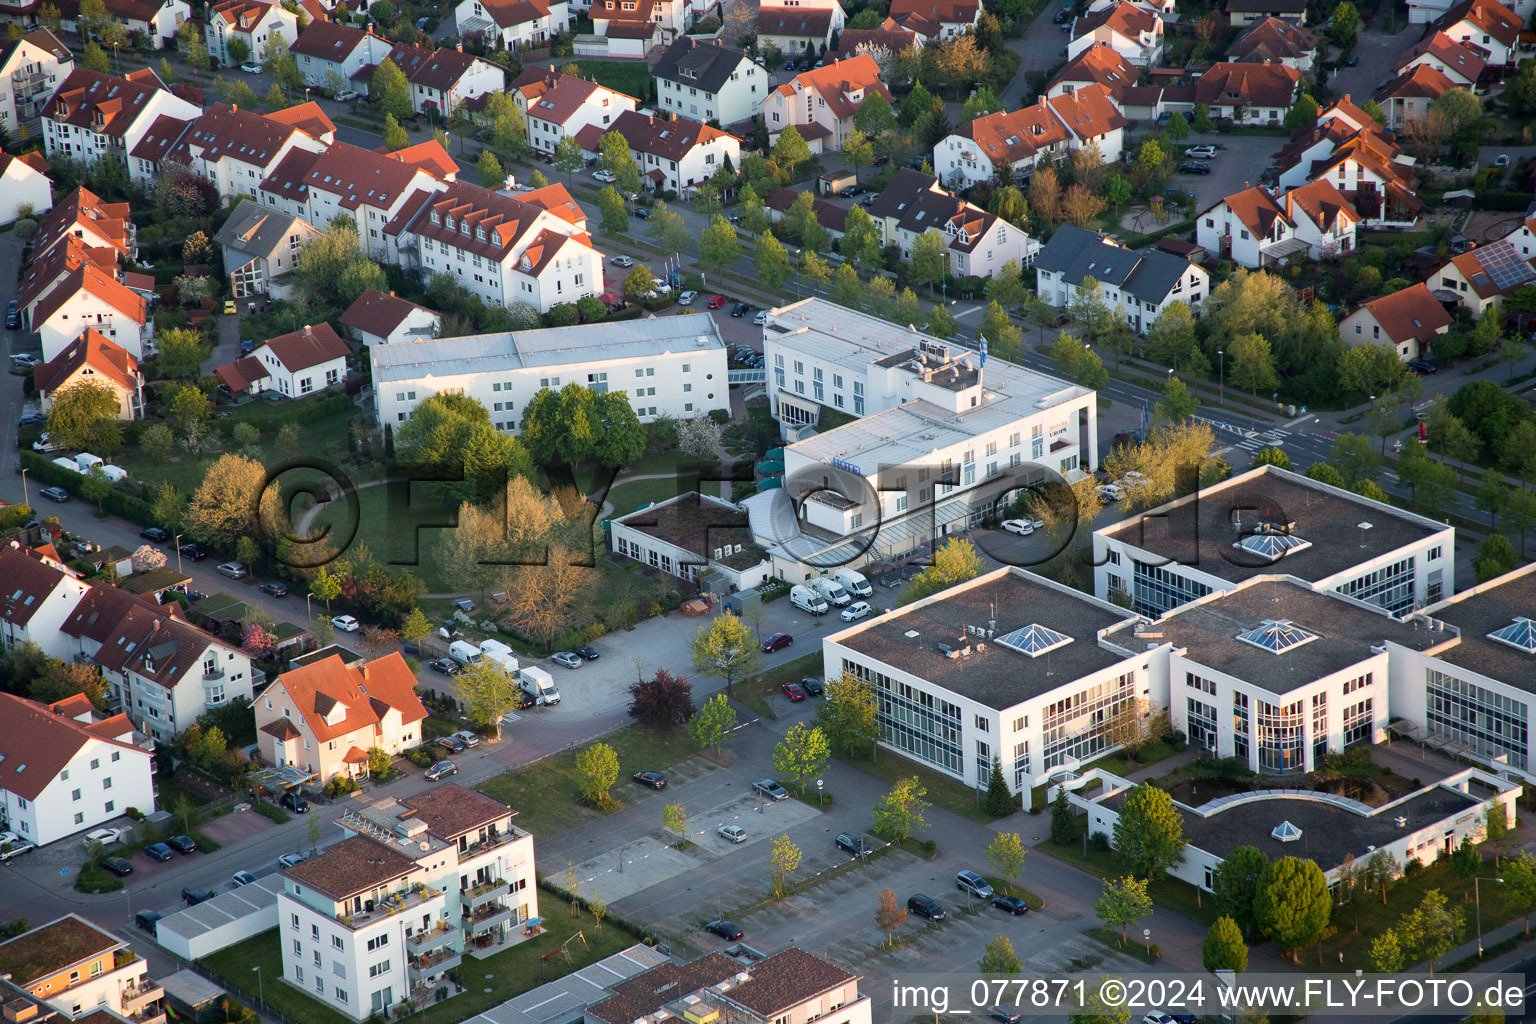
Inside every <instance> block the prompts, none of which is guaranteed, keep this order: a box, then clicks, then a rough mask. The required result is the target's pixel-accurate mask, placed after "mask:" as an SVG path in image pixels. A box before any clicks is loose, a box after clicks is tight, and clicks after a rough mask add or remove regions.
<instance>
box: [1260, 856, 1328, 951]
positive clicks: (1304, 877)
mask: <svg viewBox="0 0 1536 1024" xmlns="http://www.w3.org/2000/svg"><path fill="white" fill-rule="evenodd" d="M1332 907H1333V898H1332V897H1331V896H1330V895H1329V893H1328V882H1327V880H1326V879H1325V878H1324V877H1323V871H1322V869H1321V868H1319V867H1318V866H1317V863H1316V862H1315V861H1311V860H1304V859H1302V858H1300V857H1281V858H1280V859H1279V860H1277V861H1275V862H1274V863H1272V864H1271V865H1269V867H1267V868H1265V869H1264V874H1263V875H1262V876H1261V877H1260V879H1259V889H1258V894H1257V895H1256V896H1255V897H1254V901H1253V912H1254V918H1255V920H1256V921H1257V922H1258V925H1259V927H1260V928H1261V929H1262V930H1263V932H1264V934H1265V935H1267V936H1268V937H1269V938H1271V939H1273V940H1274V941H1275V942H1277V943H1279V945H1280V947H1281V948H1282V949H1285V950H1289V951H1291V953H1292V955H1293V956H1294V955H1295V952H1296V951H1297V950H1299V949H1300V948H1301V947H1302V946H1307V945H1310V944H1312V943H1313V942H1315V941H1317V939H1318V937H1319V936H1321V935H1322V933H1323V929H1324V928H1326V927H1327V926H1328V915H1329V912H1330V910H1331V909H1332Z"/></svg>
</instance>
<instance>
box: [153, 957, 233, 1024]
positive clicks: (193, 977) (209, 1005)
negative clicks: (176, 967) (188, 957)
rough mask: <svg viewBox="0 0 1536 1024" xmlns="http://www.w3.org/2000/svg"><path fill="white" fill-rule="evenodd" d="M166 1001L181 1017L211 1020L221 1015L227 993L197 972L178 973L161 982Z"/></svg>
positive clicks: (184, 971)
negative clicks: (221, 1005) (220, 1006)
mask: <svg viewBox="0 0 1536 1024" xmlns="http://www.w3.org/2000/svg"><path fill="white" fill-rule="evenodd" d="M160 985H161V987H163V988H164V989H165V996H166V1000H167V1001H168V1002H169V1003H170V1005H171V1008H172V1009H174V1010H175V1011H176V1013H177V1014H178V1015H179V1016H182V1017H187V1018H189V1019H191V1020H194V1021H198V1022H201V1021H205V1020H211V1019H213V1017H214V1016H215V1015H217V1014H218V1013H219V1002H220V1001H221V1000H222V999H224V997H225V995H226V993H225V991H224V990H223V989H222V988H220V987H219V986H218V985H217V984H216V983H214V982H212V981H209V980H208V979H207V978H205V977H203V976H202V975H201V974H198V973H197V972H196V971H186V970H182V971H177V972H176V973H175V974H173V975H171V976H170V977H169V978H164V979H162V980H161V981H160Z"/></svg>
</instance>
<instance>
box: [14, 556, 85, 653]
mask: <svg viewBox="0 0 1536 1024" xmlns="http://www.w3.org/2000/svg"><path fill="white" fill-rule="evenodd" d="M0 579H3V580H4V581H5V583H4V585H3V586H0V646H4V647H6V648H11V647H14V646H16V645H17V644H24V643H31V644H36V645H37V646H38V647H39V648H40V649H41V650H42V652H43V653H44V654H46V655H48V656H49V657H51V658H58V659H60V660H61V661H68V660H69V658H70V657H71V655H72V653H73V652H72V651H71V649H70V645H69V642H68V641H67V640H66V639H65V637H64V635H63V634H62V633H60V632H59V629H60V627H62V626H63V625H64V620H65V619H67V618H69V616H70V614H71V613H73V612H74V610H75V606H76V605H78V604H79V603H80V601H81V599H82V598H84V596H85V595H86V594H87V593H88V592H89V591H90V589H91V588H90V585H89V584H87V583H83V582H81V581H80V580H79V579H77V578H76V577H75V575H74V573H72V572H70V571H69V570H68V569H66V568H65V567H64V566H63V565H62V564H61V563H59V562H58V561H56V560H54V559H52V558H49V557H47V556H46V555H43V554H40V553H39V552H36V551H29V550H28V549H26V548H24V547H22V546H21V544H20V543H18V542H16V541H8V542H6V543H5V544H4V545H0Z"/></svg>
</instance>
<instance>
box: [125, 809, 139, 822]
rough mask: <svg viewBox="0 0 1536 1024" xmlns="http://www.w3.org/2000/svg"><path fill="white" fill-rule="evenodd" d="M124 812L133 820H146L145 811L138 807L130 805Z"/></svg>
mask: <svg viewBox="0 0 1536 1024" xmlns="http://www.w3.org/2000/svg"><path fill="white" fill-rule="evenodd" d="M123 813H124V814H126V815H127V816H128V817H129V818H130V819H132V820H133V821H143V820H144V812H143V811H141V810H139V809H138V808H137V807H130V808H128V809H127V810H126V811H124V812H123Z"/></svg>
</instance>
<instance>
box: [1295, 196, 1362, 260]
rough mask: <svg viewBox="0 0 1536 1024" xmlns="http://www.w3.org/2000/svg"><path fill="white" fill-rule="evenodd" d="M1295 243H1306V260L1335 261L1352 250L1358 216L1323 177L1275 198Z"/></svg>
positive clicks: (1343, 197) (1358, 220) (1358, 222)
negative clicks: (1290, 227) (1287, 220)
mask: <svg viewBox="0 0 1536 1024" xmlns="http://www.w3.org/2000/svg"><path fill="white" fill-rule="evenodd" d="M1279 203H1280V206H1281V208H1282V209H1284V211H1285V215H1286V217H1288V218H1289V219H1290V222H1291V225H1292V227H1293V229H1294V231H1295V237H1296V238H1297V239H1298V240H1299V241H1303V242H1306V243H1307V257H1308V258H1309V259H1314V260H1321V259H1337V258H1338V257H1340V256H1342V255H1343V254H1345V253H1348V252H1353V251H1354V249H1355V229H1356V227H1357V226H1358V225H1359V224H1360V214H1358V213H1357V212H1355V208H1354V205H1353V204H1351V203H1350V201H1349V199H1348V198H1347V197H1346V196H1345V195H1344V193H1342V192H1340V191H1339V190H1338V189H1337V188H1336V187H1334V184H1333V182H1331V181H1329V180H1328V179H1326V178H1319V179H1318V180H1317V181H1314V182H1311V183H1310V184H1307V185H1303V186H1301V187H1300V188H1293V189H1291V190H1290V191H1288V192H1286V193H1284V194H1283V195H1281V196H1280V198H1279Z"/></svg>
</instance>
